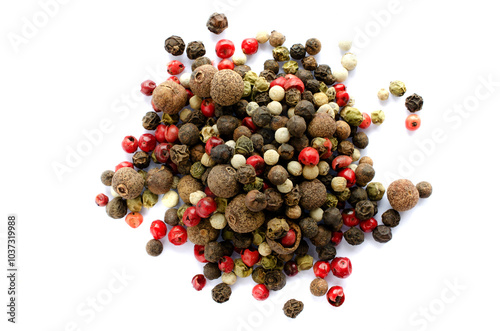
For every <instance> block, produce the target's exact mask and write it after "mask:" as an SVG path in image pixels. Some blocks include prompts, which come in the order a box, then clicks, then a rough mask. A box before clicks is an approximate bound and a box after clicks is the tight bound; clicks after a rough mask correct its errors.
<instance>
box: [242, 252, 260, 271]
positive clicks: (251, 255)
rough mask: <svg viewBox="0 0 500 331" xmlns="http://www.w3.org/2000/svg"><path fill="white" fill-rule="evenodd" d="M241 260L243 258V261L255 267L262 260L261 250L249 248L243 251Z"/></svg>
mask: <svg viewBox="0 0 500 331" xmlns="http://www.w3.org/2000/svg"><path fill="white" fill-rule="evenodd" d="M241 260H243V263H245V264H246V265H247V266H248V267H253V266H254V265H255V264H256V263H257V262H259V260H260V254H259V251H251V250H249V249H248V248H247V249H245V250H244V251H243V254H241Z"/></svg>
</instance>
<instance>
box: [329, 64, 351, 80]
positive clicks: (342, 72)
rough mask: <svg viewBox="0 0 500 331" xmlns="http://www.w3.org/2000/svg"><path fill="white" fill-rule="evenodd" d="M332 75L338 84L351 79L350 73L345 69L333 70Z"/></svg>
mask: <svg viewBox="0 0 500 331" xmlns="http://www.w3.org/2000/svg"><path fill="white" fill-rule="evenodd" d="M332 74H333V77H334V78H335V80H336V81H337V82H338V83H342V82H343V81H345V80H346V79H347V77H349V71H347V69H346V68H344V67H339V68H335V69H332Z"/></svg>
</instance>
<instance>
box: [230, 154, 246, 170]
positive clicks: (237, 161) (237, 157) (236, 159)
mask: <svg viewBox="0 0 500 331" xmlns="http://www.w3.org/2000/svg"><path fill="white" fill-rule="evenodd" d="M246 163H247V159H246V158H245V157H244V156H243V155H241V154H234V156H233V157H232V158H231V165H232V166H233V168H234V169H238V168H240V167H241V166H243V165H245V164H246Z"/></svg>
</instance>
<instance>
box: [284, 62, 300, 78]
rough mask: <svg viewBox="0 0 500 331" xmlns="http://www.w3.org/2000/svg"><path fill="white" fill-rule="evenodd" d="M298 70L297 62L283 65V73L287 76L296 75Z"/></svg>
mask: <svg viewBox="0 0 500 331" xmlns="http://www.w3.org/2000/svg"><path fill="white" fill-rule="evenodd" d="M297 70H299V64H298V63H297V62H295V61H288V62H286V63H285V64H283V71H284V72H285V73H287V74H292V75H295V73H296V72H297Z"/></svg>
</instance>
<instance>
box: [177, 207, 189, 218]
mask: <svg viewBox="0 0 500 331" xmlns="http://www.w3.org/2000/svg"><path fill="white" fill-rule="evenodd" d="M188 208H189V205H187V204H183V205H182V206H181V207H180V208H179V209H178V210H177V217H178V218H179V220H181V222H182V217H183V216H184V212H185V211H186V209H188Z"/></svg>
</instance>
